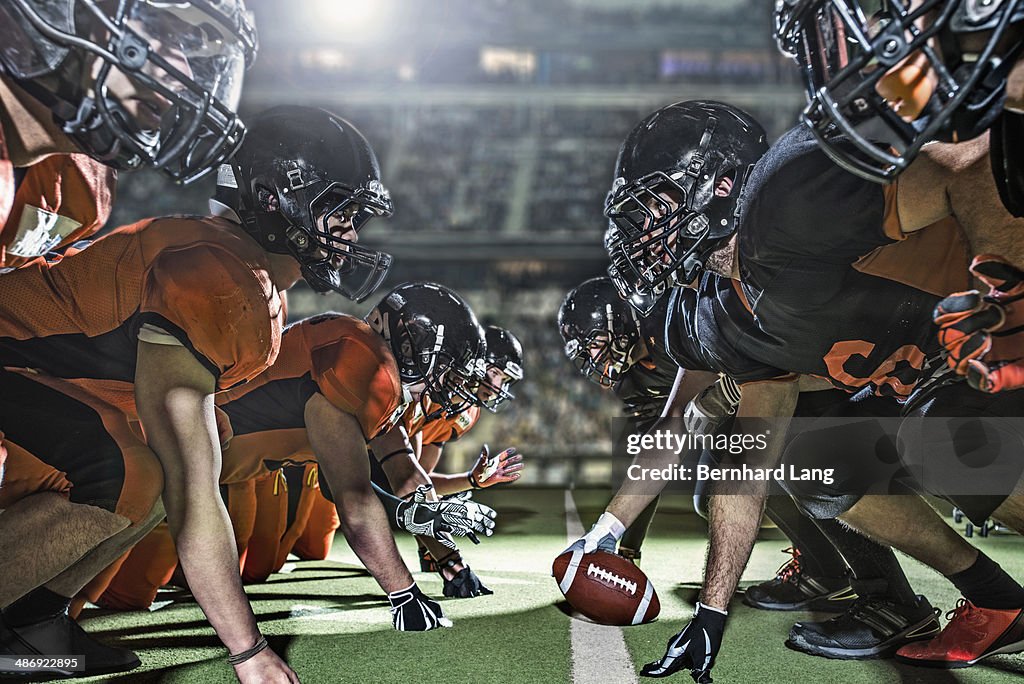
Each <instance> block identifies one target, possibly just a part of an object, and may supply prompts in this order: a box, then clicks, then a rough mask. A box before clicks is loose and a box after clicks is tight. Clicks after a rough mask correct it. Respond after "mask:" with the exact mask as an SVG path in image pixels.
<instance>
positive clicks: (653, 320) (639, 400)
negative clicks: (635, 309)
mask: <svg viewBox="0 0 1024 684" xmlns="http://www.w3.org/2000/svg"><path fill="white" fill-rule="evenodd" d="M667 315H668V298H667V297H663V298H662V300H661V301H660V302H659V303H658V304H657V306H656V307H655V308H654V309H653V310H652V311H651V312H650V313H649V314H648V315H647V316H645V317H644V318H641V319H640V336H641V338H642V339H643V342H644V344H645V345H646V346H647V350H648V355H647V356H646V357H645V358H643V359H640V360H639V361H637V362H636V363H634V364H633V365H632V366H630V368H629V370H627V371H626V372H625V373H623V374H622V378H621V379H620V380H619V381H618V382H617V383H615V387H614V388H613V391H614V392H615V396H617V397H618V398H619V399H621V400H622V403H623V404H625V408H626V412H627V414H629V415H630V416H632V417H633V418H635V419H636V420H637V426H638V427H639V429H641V430H647V429H648V428H649V427H650V426H651V425H653V424H654V421H656V420H657V419H658V418H659V417H660V416H661V411H662V409H663V408H664V407H665V402H666V401H667V400H668V395H669V394H670V393H671V392H672V385H673V384H674V383H675V379H676V371H677V370H678V368H677V366H676V364H675V361H673V360H672V357H671V356H670V355H669V354H668V352H667V351H666V349H665V319H666V317H667Z"/></svg>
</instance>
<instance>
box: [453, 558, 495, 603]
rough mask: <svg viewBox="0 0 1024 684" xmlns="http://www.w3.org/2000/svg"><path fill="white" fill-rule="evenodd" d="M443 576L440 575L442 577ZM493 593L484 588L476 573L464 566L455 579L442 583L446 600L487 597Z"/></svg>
mask: <svg viewBox="0 0 1024 684" xmlns="http://www.w3.org/2000/svg"><path fill="white" fill-rule="evenodd" d="M443 576H444V575H442V577H443ZM493 593H494V592H493V591H491V590H490V589H488V588H487V587H485V586H484V583H483V582H481V581H480V578H479V577H477V575H476V573H475V572H473V571H472V570H470V569H469V566H468V565H467V566H464V567H463V568H462V569H461V570H459V571H458V572H457V573H456V574H455V577H452V578H451V579H446V580H445V581H444V595H445V596H446V597H448V598H473V597H474V596H489V595H491V594H493Z"/></svg>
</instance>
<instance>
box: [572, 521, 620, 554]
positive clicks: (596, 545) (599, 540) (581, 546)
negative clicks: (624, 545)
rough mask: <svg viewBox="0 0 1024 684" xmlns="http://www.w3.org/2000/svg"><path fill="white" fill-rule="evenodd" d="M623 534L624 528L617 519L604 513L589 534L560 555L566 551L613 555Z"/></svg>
mask: <svg viewBox="0 0 1024 684" xmlns="http://www.w3.org/2000/svg"><path fill="white" fill-rule="evenodd" d="M625 532H626V526H625V525H623V524H622V523H621V522H620V521H619V519H618V518H616V517H615V516H614V515H612V514H611V513H608V512H604V513H602V514H601V517H600V518H598V519H597V522H596V523H594V526H593V527H591V528H590V531H589V532H587V533H586V534H585V535H583V536H582V537H580V538H579V539H577V540H576V541H575V542H573V543H572V544H571V545H570V546H569V548H567V549H566V550H565V551H563V552H562V553H565V552H566V551H582V552H583V553H593V552H594V551H597V550H601V551H608V552H610V553H615V547H616V545H618V543H619V540H620V539H622V535H623V534H625Z"/></svg>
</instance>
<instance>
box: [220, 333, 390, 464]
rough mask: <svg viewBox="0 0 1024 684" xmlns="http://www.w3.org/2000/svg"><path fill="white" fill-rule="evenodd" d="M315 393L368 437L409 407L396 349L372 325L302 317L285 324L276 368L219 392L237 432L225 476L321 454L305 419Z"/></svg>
mask: <svg viewBox="0 0 1024 684" xmlns="http://www.w3.org/2000/svg"><path fill="white" fill-rule="evenodd" d="M315 393H320V394H322V395H323V396H324V397H325V398H326V399H327V400H328V401H329V402H331V404H333V405H334V406H335V407H336V408H338V409H339V410H341V411H343V412H345V413H348V414H350V415H352V416H354V417H355V418H356V420H358V421H359V426H360V428H361V429H362V431H363V437H364V438H365V439H366V440H370V439H373V438H374V437H375V436H377V434H378V433H380V432H382V431H384V430H387V429H390V427H391V426H392V425H393V424H394V423H395V422H396V421H397V419H398V417H399V416H400V415H401V411H402V409H403V408H404V406H405V401H404V393H403V390H402V383H401V380H400V378H399V375H398V367H397V365H396V364H395V361H394V358H393V357H392V355H391V349H390V348H389V347H388V345H387V343H386V342H385V341H384V339H383V338H382V337H381V336H380V335H378V334H377V333H375V332H374V331H373V330H372V329H371V328H370V326H368V325H367V324H366V323H364V322H363V321H361V320H359V319H357V318H354V317H352V316H346V315H343V314H334V313H331V314H323V315H320V316H314V317H313V318H307V319H306V320H303V321H299V322H298V323H295V324H293V325H291V326H289V327H288V328H287V330H285V332H284V336H283V338H282V340H281V353H280V355H279V356H278V359H277V361H276V362H275V363H274V365H273V366H271V367H270V368H268V369H267V370H266V371H265V372H264V373H262V374H261V375H260V376H259V377H257V378H255V379H253V380H252V381H250V382H248V383H247V384H245V385H243V386H240V387H237V388H235V389H232V390H229V391H227V392H223V393H221V394H219V395H218V396H217V404H218V406H220V408H221V409H223V410H224V412H225V413H227V414H228V416H229V417H230V418H231V427H232V429H233V431H234V437H233V438H232V441H231V445H230V447H229V448H228V450H227V451H226V452H225V453H224V468H223V471H222V478H221V480H222V482H224V483H228V482H239V481H242V480H245V479H248V478H250V477H254V476H256V475H258V474H261V473H265V472H266V471H267V470H268V469H273V468H276V467H280V465H281V464H283V463H287V462H292V463H305V462H309V461H312V460H315V455H314V454H313V453H312V451H311V450H310V448H309V442H308V440H307V438H306V424H305V408H306V402H307V401H309V399H310V398H311V397H312V396H313V395H314V394H315Z"/></svg>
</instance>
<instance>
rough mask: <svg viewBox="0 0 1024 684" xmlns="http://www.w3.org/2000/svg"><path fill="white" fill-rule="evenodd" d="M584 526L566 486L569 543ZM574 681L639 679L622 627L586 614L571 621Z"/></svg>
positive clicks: (628, 683) (602, 683)
mask: <svg viewBox="0 0 1024 684" xmlns="http://www.w3.org/2000/svg"><path fill="white" fill-rule="evenodd" d="M584 532H585V530H584V529H583V523H581V522H580V516H579V513H578V512H577V511H576V502H575V501H574V500H573V498H572V492H570V491H569V490H568V489H567V490H565V535H566V538H567V539H568V543H570V544H571V543H572V542H574V541H576V540H577V539H579V538H580V537H581V536H583V533H584ZM569 629H570V644H571V646H572V681H573V683H574V684H607V682H616V684H619V683H620V682H621V684H634V683H635V682H637V681H638V680H637V676H636V669H635V667H634V666H633V660H632V659H631V658H630V657H629V651H628V650H627V649H626V640H625V639H623V638H622V629H621V628H619V627H609V626H607V625H598V624H595V623H593V622H590V621H588V620H587V619H586V618H581V619H574V620H572V622H571V625H570V628H569Z"/></svg>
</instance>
